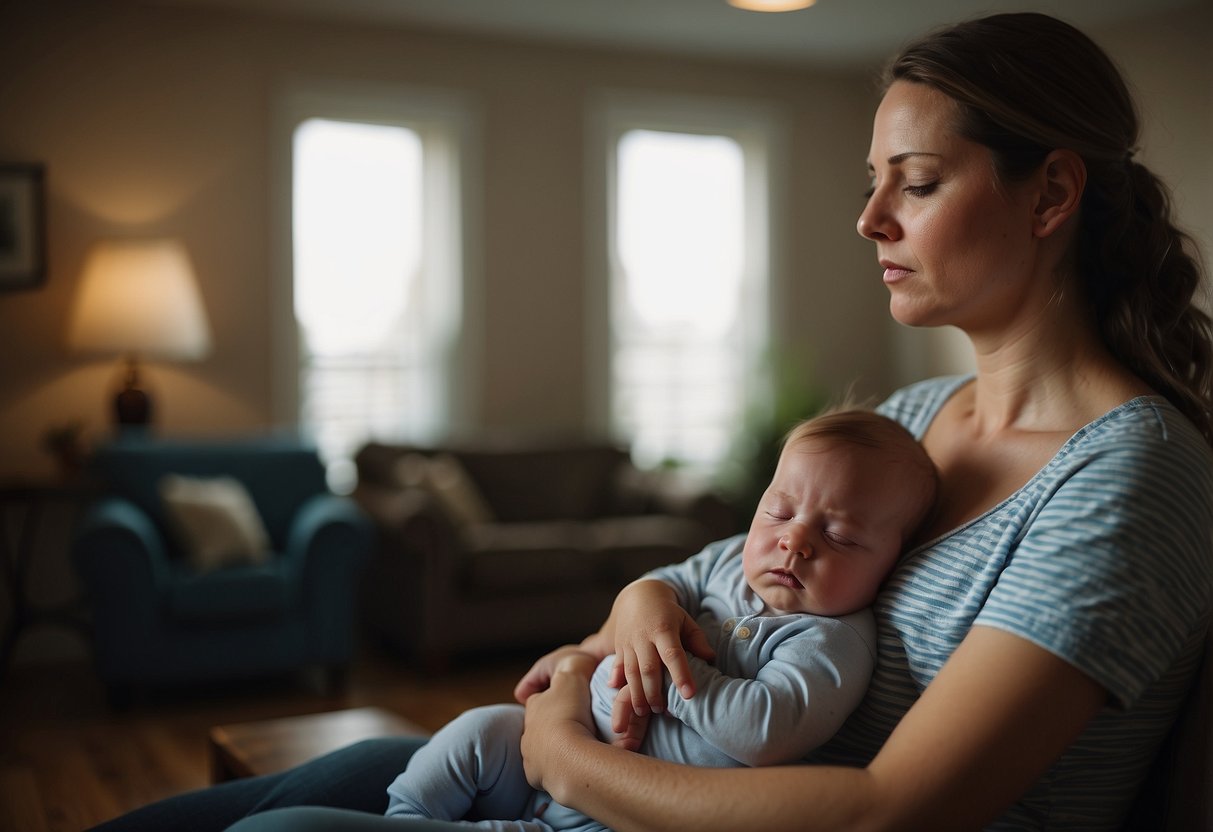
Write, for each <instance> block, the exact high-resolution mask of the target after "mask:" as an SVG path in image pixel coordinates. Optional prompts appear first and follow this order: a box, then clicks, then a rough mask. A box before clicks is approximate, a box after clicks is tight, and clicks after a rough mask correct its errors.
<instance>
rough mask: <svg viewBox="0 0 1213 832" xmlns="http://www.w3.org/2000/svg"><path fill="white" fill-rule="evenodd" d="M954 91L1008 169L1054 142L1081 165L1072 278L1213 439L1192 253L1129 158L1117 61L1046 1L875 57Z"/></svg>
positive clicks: (1154, 184)
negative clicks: (1043, 7)
mask: <svg viewBox="0 0 1213 832" xmlns="http://www.w3.org/2000/svg"><path fill="white" fill-rule="evenodd" d="M899 80H904V81H913V82H917V83H921V84H926V85H929V86H931V87H933V88H935V89H937V90H939V91H940V92H943V93H944V94H946V95H948V96H949V97H950V98H952V99H953V100H954V101H956V102H957V104H958V105H959V106H958V112H959V119H958V123H957V125H956V126H957V129H958V131H959V133H960V134H961V135H963V136H964V137H966V138H968V139H970V140H971V141H975V142H978V143H979V144H982V145H984V146H986V147H987V148H989V149H990V151H991V153H992V154H993V157H994V164H995V167H996V170H997V172H998V175H999V176H1000V177H1002V178H1003V180H1004V181H1008V182H1011V181H1015V180H1017V179H1022V178H1025V177H1026V176H1028V175H1029V174H1030V173H1031V172H1032V171H1034V170H1036V169H1038V168H1039V166H1040V165H1041V163H1042V162H1043V161H1044V158H1045V156H1046V155H1048V154H1049V153H1050V152H1051V151H1053V150H1055V149H1068V150H1071V151H1073V152H1075V153H1077V154H1078V155H1079V156H1080V157H1081V158H1082V160H1083V162H1084V163H1085V165H1086V168H1087V183H1086V190H1085V191H1084V193H1083V197H1082V208H1081V212H1080V215H1079V229H1078V233H1077V237H1076V251H1075V256H1076V263H1077V272H1078V278H1079V281H1080V285H1081V290H1082V292H1083V293H1084V297H1085V299H1086V300H1087V302H1088V303H1089V305H1090V307H1091V310H1092V313H1093V315H1094V319H1095V323H1096V326H1097V328H1098V331H1099V334H1100V337H1101V338H1102V339H1103V342H1104V344H1105V345H1106V346H1107V348H1108V349H1109V350H1110V351H1111V352H1112V354H1113V355H1114V356H1116V358H1117V359H1118V360H1120V361H1121V362H1122V363H1124V364H1125V365H1126V366H1127V367H1128V368H1129V369H1130V370H1132V371H1133V372H1134V373H1136V374H1137V375H1138V376H1140V377H1141V378H1142V379H1143V380H1144V381H1145V382H1146V383H1148V384H1149V385H1150V386H1151V387H1153V388H1154V389H1155V390H1157V391H1158V392H1159V393H1161V394H1162V395H1164V396H1166V398H1167V399H1168V400H1170V401H1171V403H1172V404H1174V405H1175V406H1176V407H1177V408H1179V410H1180V411H1182V412H1183V413H1184V415H1186V416H1187V417H1188V418H1189V419H1191V420H1192V422H1193V423H1195V425H1196V427H1197V428H1198V429H1199V430H1200V432H1201V433H1202V434H1203V435H1204V437H1205V440H1206V441H1207V442H1209V443H1210V444H1213V416H1211V414H1210V399H1211V394H1213V345H1211V341H1213V337H1211V333H1210V320H1209V317H1208V315H1206V314H1205V313H1204V312H1203V311H1201V310H1200V309H1199V308H1198V307H1197V306H1195V305H1194V304H1193V297H1194V295H1195V293H1196V291H1197V289H1198V288H1200V286H1201V264H1200V262H1199V260H1198V255H1197V254H1196V249H1195V247H1194V245H1193V244H1192V240H1191V239H1190V238H1189V237H1188V236H1187V235H1186V234H1184V233H1183V232H1181V231H1179V230H1178V229H1177V228H1176V227H1175V226H1174V225H1173V224H1172V222H1171V205H1170V198H1169V196H1168V193H1167V189H1166V186H1165V185H1163V183H1162V182H1160V181H1159V180H1158V178H1157V177H1155V176H1154V174H1153V173H1151V172H1150V171H1149V170H1147V169H1146V168H1145V167H1144V166H1143V165H1141V164H1140V163H1139V162H1137V161H1136V160H1135V159H1134V154H1135V152H1136V149H1137V140H1138V127H1139V125H1138V117H1137V111H1136V108H1135V107H1134V104H1133V99H1132V96H1131V95H1130V93H1129V90H1128V88H1127V87H1126V85H1125V82H1124V80H1123V78H1122V77H1121V75H1120V72H1119V71H1118V70H1117V69H1116V66H1115V65H1114V64H1113V63H1112V61H1111V60H1110V59H1109V58H1108V56H1107V55H1106V54H1105V53H1104V52H1103V50H1102V49H1100V48H1099V47H1098V46H1097V45H1096V44H1095V43H1094V42H1093V41H1092V40H1091V39H1090V38H1088V37H1087V36H1086V35H1084V34H1083V33H1082V32H1080V31H1078V30H1077V29H1075V28H1074V27H1073V26H1070V25H1069V24H1067V23H1064V22H1062V21H1060V20H1057V19H1055V18H1052V17H1049V16H1047V15H1043V14H1034V13H1024V14H999V15H993V16H990V17H984V18H980V19H976V20H971V21H967V22H964V23H960V24H957V25H955V26H951V27H948V28H946V29H941V30H939V31H937V32H934V33H932V34H929V35H927V36H925V37H923V38H921V39H920V40H918V41H916V42H914V43H912V44H910V45H909V46H907V47H906V48H905V49H904V50H903V51H902V53H901V54H900V55H898V56H897V57H896V58H894V59H893V61H892V62H891V63H890V64H889V65H888V67H887V68H886V70H885V75H884V79H883V82H884V87H885V88H886V89H887V88H888V86H889V85H891V84H892V83H893V82H894V81H899Z"/></svg>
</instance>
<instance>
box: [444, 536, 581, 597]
mask: <svg viewBox="0 0 1213 832" xmlns="http://www.w3.org/2000/svg"><path fill="white" fill-rule="evenodd" d="M463 539H464V544H465V548H464V553H463V555H462V556H461V563H460V568H459V571H460V575H461V577H462V578H463V579H464V580H466V581H467V587H468V590H469V591H471V592H477V591H487V592H494V593H497V592H501V593H523V594H526V593H542V592H545V591H551V590H552V589H553V588H555V587H561V586H581V585H585V584H588V583H592V582H593V581H594V580H595V579H597V578H599V577H600V575H601V569H602V567H601V561H600V559H599V558H597V557H596V556H595V554H594V552H593V550H592V547H591V546H590V540H589V534H588V530H587V528H586V527H585V525H584V524H582V523H573V522H562V521H554V522H550V523H488V524H484V525H479V526H470V527H468V528H467V529H465V530H464V533H463Z"/></svg>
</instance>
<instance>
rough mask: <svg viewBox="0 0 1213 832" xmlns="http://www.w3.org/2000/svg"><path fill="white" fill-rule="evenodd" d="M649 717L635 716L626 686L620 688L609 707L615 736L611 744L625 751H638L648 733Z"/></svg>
mask: <svg viewBox="0 0 1213 832" xmlns="http://www.w3.org/2000/svg"><path fill="white" fill-rule="evenodd" d="M649 719H650V718H649V717H647V716H637V715H636V712H635V711H633V710H632V698H631V696H630V695H629V694H628V692H627V690H626V688H625V689H620V691H619V694H618V695H617V696H616V697H615V702H614V704H613V705H612V707H611V730H612V731H613V732H614V734H615V736H614V737H613V738H612V740H611V745H614V746H617V747H619V748H623V749H625V750H627V751H639V750H640V745H641V743H643V742H644V737H645V734H646V733H648V728H649Z"/></svg>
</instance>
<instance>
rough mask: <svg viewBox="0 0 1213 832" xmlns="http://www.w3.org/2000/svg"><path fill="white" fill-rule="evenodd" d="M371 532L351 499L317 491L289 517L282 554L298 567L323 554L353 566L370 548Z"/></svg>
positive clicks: (307, 567)
mask: <svg viewBox="0 0 1213 832" xmlns="http://www.w3.org/2000/svg"><path fill="white" fill-rule="evenodd" d="M373 533H374V532H373V529H372V527H371V523H370V521H369V520H368V519H367V517H366V515H364V514H363V513H362V511H361V510H360V509H359V508H358V506H357V505H356V504H355V503H354V502H353V501H352V500H350V499H348V498H346V497H338V496H336V495H333V494H317V495H316V496H314V497H311V498H309V499H308V500H307V501H306V502H305V503H304V504H303V505H301V506H300V507H299V510H298V511H297V512H296V513H295V517H294V518H293V519H292V520H291V526H290V531H289V532H288V534H287V541H286V549H285V550H284V551H283V555H285V556H286V558H287V559H288V560H290V561H291V562H292V563H293V564H294V565H295V566H296V568H299V569H312V568H313V567H312V565H311V562H312V560H313V559H314V558H316V557H324V558H335V560H334V562H335V563H341V562H344V563H346V564H347V565H348V566H352V567H354V568H355V570H356V569H357V567H359V566H361V565H362V563H363V561H364V560H365V559H366V555H367V553H368V552H369V551H370V548H371V540H372V535H373Z"/></svg>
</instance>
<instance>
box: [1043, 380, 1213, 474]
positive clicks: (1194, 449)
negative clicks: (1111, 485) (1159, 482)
mask: <svg viewBox="0 0 1213 832" xmlns="http://www.w3.org/2000/svg"><path fill="white" fill-rule="evenodd" d="M1092 459H1100V460H1105V461H1107V462H1109V463H1111V464H1119V465H1123V466H1127V467H1132V468H1135V469H1140V470H1147V471H1148V470H1155V471H1159V470H1166V469H1170V470H1186V471H1188V472H1190V474H1191V476H1193V477H1195V478H1197V479H1201V480H1205V481H1206V482H1208V481H1211V480H1213V450H1211V449H1210V448H1209V445H1208V443H1207V442H1205V439H1204V437H1203V436H1201V434H1200V432H1199V431H1198V430H1197V429H1196V426H1195V425H1193V424H1192V423H1191V422H1190V421H1189V420H1188V419H1187V417H1185V416H1184V415H1183V414H1182V413H1180V412H1179V410H1178V409H1177V408H1176V407H1175V406H1174V405H1173V404H1171V403H1170V402H1168V401H1167V400H1166V399H1164V398H1162V397H1161V396H1140V397H1138V398H1135V399H1132V400H1130V401H1128V402H1125V403H1124V404H1121V405H1119V406H1117V407H1115V408H1113V409H1112V410H1110V411H1108V412H1107V413H1105V414H1104V415H1102V416H1100V417H1099V418H1098V419H1095V420H1094V421H1092V422H1090V423H1089V424H1087V425H1085V426H1084V427H1083V428H1081V429H1080V430H1078V432H1076V433H1075V434H1074V436H1073V437H1071V438H1070V440H1069V441H1068V442H1067V443H1066V444H1065V445H1064V446H1063V447H1062V449H1061V451H1059V452H1058V454H1057V457H1056V458H1055V461H1057V462H1061V463H1063V464H1068V465H1070V466H1073V465H1075V464H1082V465H1086V464H1090V460H1092Z"/></svg>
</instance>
